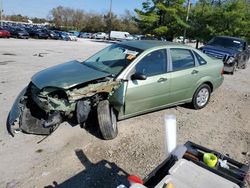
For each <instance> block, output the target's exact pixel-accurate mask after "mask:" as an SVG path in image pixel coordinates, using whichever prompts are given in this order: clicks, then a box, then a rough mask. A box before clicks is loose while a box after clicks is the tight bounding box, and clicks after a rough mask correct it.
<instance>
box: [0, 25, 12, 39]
mask: <svg viewBox="0 0 250 188" xmlns="http://www.w3.org/2000/svg"><path fill="white" fill-rule="evenodd" d="M0 38H10V32H9V31H7V30H5V29H4V28H1V27H0Z"/></svg>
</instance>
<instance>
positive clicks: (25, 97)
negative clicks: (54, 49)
mask: <svg viewBox="0 0 250 188" xmlns="http://www.w3.org/2000/svg"><path fill="white" fill-rule="evenodd" d="M222 72H223V63H222V62H221V61H220V60H217V59H212V58H210V57H208V56H207V55H206V54H204V53H202V52H201V51H199V50H196V49H194V48H192V47H189V46H185V45H181V44H176V43H171V42H162V41H125V42H121V43H116V44H113V45H111V46H108V47H106V48H105V49H103V50H101V51H100V52H98V53H96V54H95V55H93V56H92V57H90V58H89V59H87V60H85V61H84V62H78V61H71V62H68V63H64V64H59V65H57V66H54V67H51V68H48V69H46V70H43V71H41V72H39V73H37V74H35V75H34V76H33V77H32V78H31V82H30V83H29V84H28V86H27V87H26V88H24V90H23V91H22V92H21V93H20V94H19V95H18V97H17V99H16V100H15V103H14V105H13V107H12V110H11V111H10V113H9V116H8V120H7V128H8V131H9V133H10V134H12V135H14V132H15V130H22V131H23V132H26V133H32V134H42V135H48V134H51V133H52V132H53V131H54V130H55V129H56V128H57V127H58V126H59V124H60V123H61V122H62V121H65V120H70V119H72V118H75V119H76V120H77V121H78V123H79V124H84V123H85V122H86V120H87V119H88V116H89V113H90V112H91V111H92V112H93V111H95V110H97V119H98V122H99V128H100V130H101V133H102V136H103V138H104V139H113V138H115V137H116V136H117V134H118V129H117V120H122V119H125V118H129V117H133V116H136V115H140V114H144V113H148V112H151V111H155V110H160V109H163V108H166V107H169V106H174V105H179V104H183V103H191V104H192V105H193V107H194V108H195V109H201V108H204V107H205V106H206V105H207V103H208V101H209V98H210V95H211V93H212V92H214V91H215V90H216V88H218V87H219V86H220V85H221V84H222V82H223V79H224V77H223V74H222ZM17 119H19V121H18V122H19V124H15V125H14V122H15V121H16V120H17Z"/></svg>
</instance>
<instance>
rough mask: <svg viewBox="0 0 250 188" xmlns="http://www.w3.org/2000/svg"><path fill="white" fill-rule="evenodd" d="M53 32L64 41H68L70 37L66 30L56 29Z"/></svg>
mask: <svg viewBox="0 0 250 188" xmlns="http://www.w3.org/2000/svg"><path fill="white" fill-rule="evenodd" d="M54 32H55V33H56V34H58V35H59V39H61V40H65V41H69V40H70V37H69V36H68V35H67V34H66V32H63V31H57V30H54Z"/></svg>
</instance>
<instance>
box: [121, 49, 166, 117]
mask: <svg viewBox="0 0 250 188" xmlns="http://www.w3.org/2000/svg"><path fill="white" fill-rule="evenodd" d="M167 70H168V67H167V53H166V49H160V50H155V51H152V52H149V53H148V54H146V55H145V56H144V57H143V58H142V59H141V60H140V61H139V62H138V63H137V64H136V65H135V67H134V69H133V70H132V72H134V73H135V72H136V73H143V74H144V75H146V76H147V79H146V80H129V81H128V86H127V91H126V99H125V115H133V114H139V113H140V112H146V111H150V109H154V108H156V107H159V106H162V105H164V104H166V103H167V102H168V100H169V95H170V92H169V91H170V74H168V73H167Z"/></svg>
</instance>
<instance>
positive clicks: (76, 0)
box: [0, 0, 143, 18]
mask: <svg viewBox="0 0 250 188" xmlns="http://www.w3.org/2000/svg"><path fill="white" fill-rule="evenodd" d="M1 1H2V5H3V10H4V14H6V15H11V14H21V15H23V16H29V17H38V18H47V16H48V15H49V11H50V10H51V9H53V8H55V7H57V6H59V5H61V6H64V7H70V8H73V9H82V10H84V11H86V12H97V13H104V12H107V11H108V10H109V6H110V1H111V0H0V4H1ZM142 2H143V0H112V11H113V12H115V13H116V14H123V13H124V10H125V9H128V10H131V11H133V10H134V9H135V8H139V9H141V8H142Z"/></svg>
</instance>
